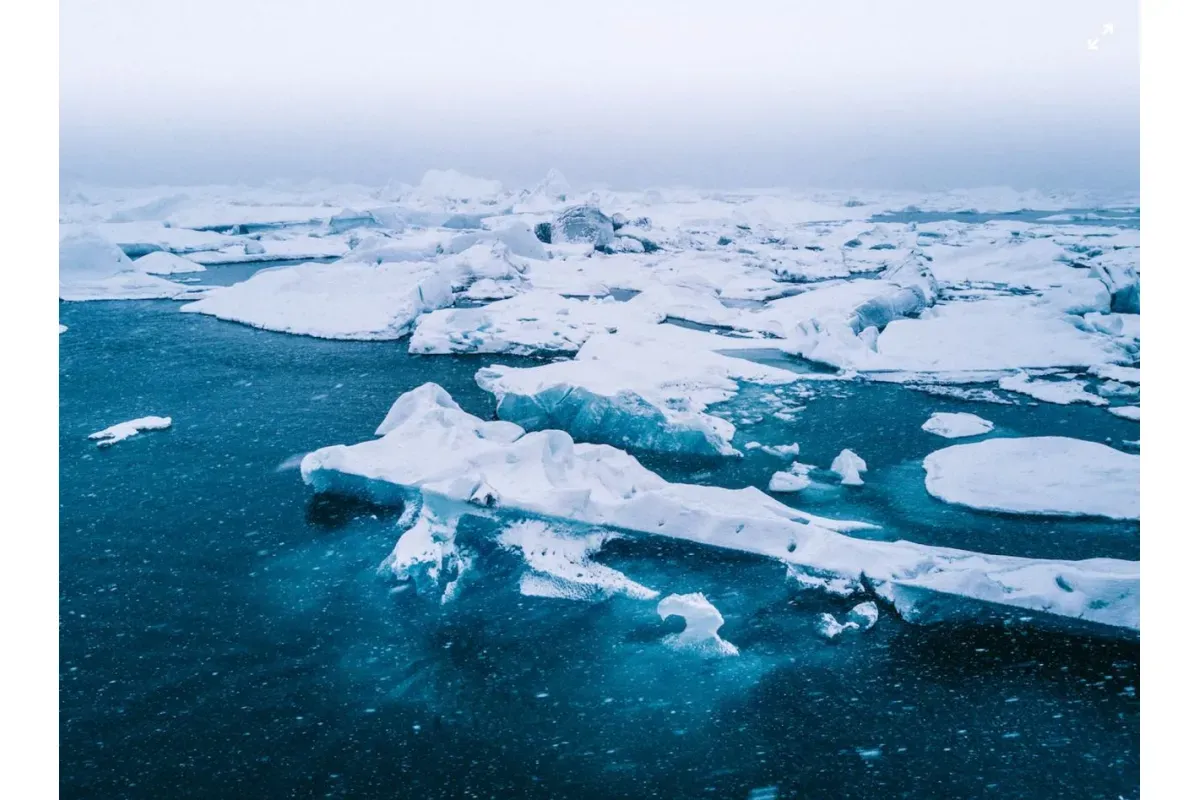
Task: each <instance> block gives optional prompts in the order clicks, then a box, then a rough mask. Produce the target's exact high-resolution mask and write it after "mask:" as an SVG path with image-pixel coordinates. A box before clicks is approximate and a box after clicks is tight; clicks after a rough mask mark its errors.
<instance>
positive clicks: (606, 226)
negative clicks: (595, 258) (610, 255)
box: [550, 205, 616, 247]
mask: <svg viewBox="0 0 1200 800" xmlns="http://www.w3.org/2000/svg"><path fill="white" fill-rule="evenodd" d="M550 231H551V233H550V243H552V244H563V243H568V244H583V243H586V244H591V245H593V246H595V247H607V246H608V245H610V244H612V241H613V237H614V236H615V235H616V234H615V232H614V230H613V222H612V218H611V217H609V216H608V215H607V214H605V213H604V212H603V211H601V210H600V209H598V208H596V207H595V206H588V205H583V206H572V207H571V208H568V209H565V210H564V211H562V212H560V213H559V214H558V215H557V216H556V217H555V218H554V222H553V223H551V225H550Z"/></svg>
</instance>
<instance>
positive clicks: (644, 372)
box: [475, 325, 796, 456]
mask: <svg viewBox="0 0 1200 800" xmlns="http://www.w3.org/2000/svg"><path fill="white" fill-rule="evenodd" d="M706 336H708V334H699V333H696V332H694V331H687V330H684V329H682V328H677V327H675V326H669V325H660V326H653V327H651V328H647V329H636V330H626V331H621V332H620V333H619V334H618V335H609V334H607V333H606V334H597V335H593V336H592V337H591V338H590V339H588V340H587V342H585V343H584V345H583V346H582V347H581V348H580V350H579V353H578V354H577V355H576V357H575V358H574V359H573V360H571V361H560V362H556V363H552V364H545V365H542V366H538V367H531V368H528V369H515V368H510V367H503V366H492V367H487V368H485V369H481V370H480V371H479V372H478V373H476V376H475V381H476V383H478V384H479V385H480V386H481V387H482V388H483V389H486V390H487V391H489V392H491V393H492V394H493V395H495V396H496V400H497V406H496V413H497V415H498V416H499V417H500V418H501V419H507V420H510V421H512V422H516V423H517V424H519V425H521V426H522V427H524V428H526V429H539V430H540V429H547V428H557V429H561V430H565V431H567V432H568V433H570V434H571V435H572V436H574V437H576V438H578V439H581V440H585V441H591V442H600V443H605V444H612V445H614V446H619V447H623V448H633V449H638V450H648V451H655V452H663V453H689V454H694V455H723V456H736V455H739V453H738V451H737V450H735V449H734V448H733V445H732V443H731V442H732V439H733V435H734V433H735V429H734V426H733V425H732V424H731V423H729V422H728V421H726V420H724V419H720V418H719V417H715V416H712V415H709V414H707V413H705V409H707V407H708V406H709V405H711V404H714V403H718V402H721V401H724V400H728V399H729V398H731V397H733V396H734V394H735V393H736V392H737V390H738V383H737V381H739V380H740V381H751V382H755V383H762V384H769V385H782V384H785V383H791V382H793V381H795V380H796V375H795V373H792V372H789V371H787V370H782V369H777V368H775V367H770V366H764V365H761V364H755V363H753V362H750V361H747V360H744V359H740V358H732V357H730V356H725V355H722V354H720V353H715V352H711V351H708V350H704V349H701V348H700V347H698V346H697V345H696V342H697V341H702V342H708V341H709V340H708V339H706V338H705V337H706ZM697 337H698V338H697ZM711 338H713V339H722V338H724V337H716V336H713V337H711Z"/></svg>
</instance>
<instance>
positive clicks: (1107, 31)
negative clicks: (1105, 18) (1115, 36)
mask: <svg viewBox="0 0 1200 800" xmlns="http://www.w3.org/2000/svg"><path fill="white" fill-rule="evenodd" d="M1112 32H1113V24H1112V23H1111V22H1106V23H1104V33H1103V35H1104V36H1108V35H1109V34H1110V33H1112Z"/></svg>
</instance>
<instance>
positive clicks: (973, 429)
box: [921, 411, 993, 439]
mask: <svg viewBox="0 0 1200 800" xmlns="http://www.w3.org/2000/svg"><path fill="white" fill-rule="evenodd" d="M992 427H993V425H992V423H991V422H990V421H988V420H986V419H984V418H983V417H977V416H975V415H974V414H967V413H964V412H951V411H937V412H934V414H932V415H931V416H930V417H929V419H927V420H925V424H923V425H922V426H921V430H923V431H928V432H929V433H932V434H934V435H936V436H942V437H944V438H946V439H960V438H962V437H964V436H981V435H983V434H985V433H988V432H989V431H991V429H992Z"/></svg>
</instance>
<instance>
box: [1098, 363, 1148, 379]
mask: <svg viewBox="0 0 1200 800" xmlns="http://www.w3.org/2000/svg"><path fill="white" fill-rule="evenodd" d="M1088 374H1090V375H1095V376H1096V377H1098V378H1104V379H1105V380H1110V381H1120V382H1121V383H1141V382H1142V370H1141V369H1140V368H1138V367H1118V366H1116V365H1115V364H1099V365H1097V366H1094V367H1092V368H1091V369H1089V370H1088Z"/></svg>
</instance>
